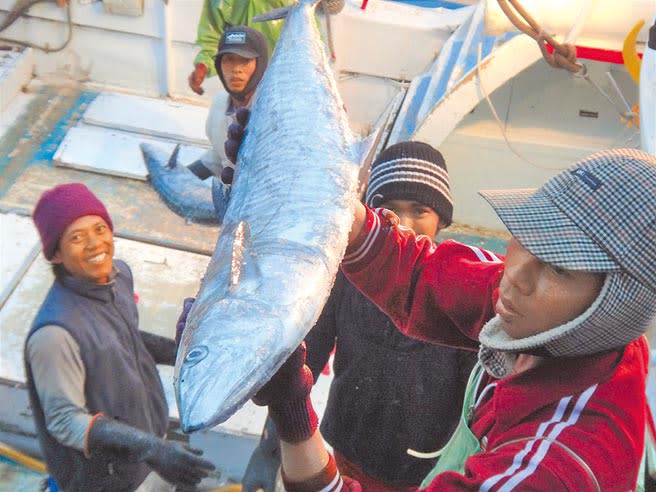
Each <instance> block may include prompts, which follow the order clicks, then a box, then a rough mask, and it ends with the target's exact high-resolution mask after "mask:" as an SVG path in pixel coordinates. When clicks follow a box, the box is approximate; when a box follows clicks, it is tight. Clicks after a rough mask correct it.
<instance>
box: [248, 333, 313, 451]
mask: <svg viewBox="0 0 656 492" xmlns="http://www.w3.org/2000/svg"><path fill="white" fill-rule="evenodd" d="M305 353H306V348H305V342H301V344H300V345H299V346H298V347H297V348H296V350H294V352H292V354H291V355H290V356H289V358H288V359H287V360H286V361H285V363H284V364H283V365H282V366H280V369H278V372H276V373H275V374H274V375H273V377H272V378H271V379H270V380H269V382H268V383H266V384H265V385H264V386H263V387H262V388H261V389H260V391H258V392H257V393H256V394H255V396H254V397H253V403H255V404H256V405H260V406H264V405H268V407H269V416H270V417H271V419H272V420H273V422H274V424H276V431H277V432H278V435H279V436H280V439H282V440H283V441H285V442H290V443H297V442H301V441H305V440H307V439H309V438H310V437H312V435H313V434H314V432H315V431H316V429H317V424H318V422H319V419H318V417H317V414H316V412H315V411H314V407H313V406H312V400H311V399H310V392H311V391H312V385H313V384H314V377H312V371H311V370H310V368H309V367H308V366H306V365H305Z"/></svg>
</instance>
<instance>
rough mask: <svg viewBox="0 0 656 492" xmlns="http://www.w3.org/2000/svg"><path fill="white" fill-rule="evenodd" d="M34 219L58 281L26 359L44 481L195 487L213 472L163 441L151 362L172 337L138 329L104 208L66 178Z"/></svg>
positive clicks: (90, 488) (171, 354) (71, 485)
mask: <svg viewBox="0 0 656 492" xmlns="http://www.w3.org/2000/svg"><path fill="white" fill-rule="evenodd" d="M33 219H34V223H35V225H36V228H37V229H38V231H39V235H40V237H41V243H42V245H43V254H44V256H45V257H46V259H47V260H48V261H49V262H50V263H52V265H53V271H54V274H55V280H54V282H53V284H52V287H51V288H50V291H49V292H48V294H47V296H46V299H45V300H44V302H43V304H42V305H41V308H40V309H39V312H38V314H37V316H36V318H35V320H34V322H33V324H32V328H31V330H30V332H29V334H28V336H27V339H26V341H25V353H24V357H25V370H26V374H27V385H28V390H29V395H30V401H31V405H32V410H33V412H34V419H35V423H36V427H37V431H38V435H39V441H40V444H41V448H42V450H43V453H44V455H45V458H46V463H47V466H48V471H49V473H50V474H51V476H52V478H53V479H54V481H55V482H56V484H57V486H58V487H59V489H60V490H64V491H65V492H100V491H109V490H111V491H115V492H134V491H138V492H147V491H148V492H165V491H173V490H175V489H176V487H177V486H179V485H180V486H185V487H193V486H195V485H196V484H197V483H199V482H200V480H201V479H202V478H204V477H205V476H206V475H207V473H208V471H209V470H211V469H213V465H212V464H211V463H209V462H208V461H205V460H203V459H202V458H200V457H199V456H198V454H200V452H198V451H196V450H191V449H190V448H185V447H183V446H182V445H180V444H179V443H172V442H168V441H166V440H165V439H164V438H163V437H164V436H165V434H166V431H167V426H168V409H167V405H166V399H165V397H164V391H163V389H162V383H161V381H160V379H159V375H158V372H157V367H156V364H157V363H163V364H173V363H174V362H175V342H174V341H173V340H168V339H166V338H163V337H158V336H156V335H152V334H148V333H145V332H140V331H139V329H138V322H139V320H138V312H137V307H136V304H135V301H134V293H133V280H132V274H131V272H130V268H129V267H128V265H127V264H125V263H124V262H122V261H120V260H115V259H114V235H113V230H114V225H113V223H112V219H111V217H110V216H109V213H108V212H107V209H106V208H105V206H104V205H103V203H102V202H101V201H100V200H98V198H97V197H96V196H95V195H94V194H93V193H92V192H91V191H90V190H89V189H88V188H87V187H86V186H85V185H83V184H81V183H70V184H64V185H60V186H56V187H54V188H52V189H50V190H47V191H46V192H44V193H43V195H41V198H40V199H39V201H38V203H37V204H36V207H35V209H34V213H33ZM186 490H188V489H186Z"/></svg>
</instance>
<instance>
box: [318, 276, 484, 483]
mask: <svg viewBox="0 0 656 492" xmlns="http://www.w3.org/2000/svg"><path fill="white" fill-rule="evenodd" d="M305 340H306V343H307V350H308V362H307V363H308V366H309V367H310V368H311V369H312V372H313V374H314V376H315V380H316V378H317V377H318V376H319V375H320V373H321V370H322V369H323V368H324V366H325V364H326V362H327V361H328V358H329V356H330V352H331V350H332V348H333V346H334V345H336V351H335V360H334V366H333V368H334V372H335V374H334V380H333V382H332V385H331V387H330V394H329V398H328V404H327V407H326V412H325V414H324V417H323V419H322V423H321V432H322V434H323V436H324V438H325V439H326V441H327V442H328V443H330V445H331V446H333V448H334V449H335V450H336V451H338V452H339V453H340V454H342V455H343V456H344V457H345V458H346V459H347V460H349V461H350V462H351V463H353V464H354V465H356V466H358V467H359V468H360V469H362V470H363V471H364V472H365V473H367V474H368V475H369V476H371V477H373V478H376V479H378V480H382V481H385V482H387V483H388V484H390V485H398V486H409V485H418V484H419V483H420V482H421V481H422V480H423V479H424V477H425V476H426V475H427V474H428V473H429V472H430V470H431V469H432V467H433V465H434V464H435V460H434V459H432V460H426V459H419V458H414V457H412V456H410V455H408V454H407V452H406V450H407V449H408V448H410V449H414V450H416V451H421V452H431V451H435V450H437V449H440V448H441V447H442V446H443V445H445V444H446V442H447V441H448V439H449V437H450V436H451V433H452V432H453V431H454V430H455V427H456V425H457V420H458V417H459V415H460V410H461V407H462V399H463V395H464V390H465V386H466V384H467V379H468V377H469V374H470V372H471V369H472V367H473V366H474V363H475V362H476V353H475V352H467V351H464V350H458V349H452V348H448V347H441V346H437V345H430V344H427V343H424V342H421V341H418V340H414V339H411V338H408V337H406V336H405V335H403V334H402V333H400V332H399V331H398V330H397V329H396V328H395V327H394V325H393V324H392V322H391V321H390V320H389V318H388V317H387V316H386V315H385V314H384V313H383V312H381V311H380V310H379V309H378V308H377V307H376V306H375V305H374V304H373V303H372V302H371V301H369V300H368V299H367V298H366V297H364V295H363V294H361V293H360V292H359V291H358V290H357V289H356V288H355V287H354V286H353V285H352V284H351V283H350V282H348V280H346V278H345V277H344V275H343V274H342V273H341V272H340V274H338V276H337V279H336V281H335V286H334V287H333V290H332V292H331V295H330V298H329V300H328V302H327V304H326V306H325V308H324V310H323V312H322V314H321V316H320V317H319V320H318V321H317V324H316V326H315V327H314V328H313V329H312V330H311V331H310V333H309V334H308V336H307V337H306V339H305Z"/></svg>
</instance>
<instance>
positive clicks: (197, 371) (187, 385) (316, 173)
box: [174, 0, 360, 432]
mask: <svg viewBox="0 0 656 492" xmlns="http://www.w3.org/2000/svg"><path fill="white" fill-rule="evenodd" d="M315 3H316V1H315V0H300V2H299V3H297V4H296V5H294V6H293V7H292V8H291V10H290V11H289V13H288V15H287V20H286V22H285V27H284V30H283V32H282V34H281V36H280V39H279V41H278V44H277V47H276V49H275V53H274V55H273V58H272V59H271V63H270V64H269V67H268V68H267V71H266V73H265V75H264V78H263V79H262V81H261V83H260V85H259V87H258V91H257V96H256V100H255V101H254V106H253V112H252V115H251V119H250V122H249V124H248V128H247V133H246V137H245V139H244V142H243V144H242V147H241V150H240V153H239V161H238V165H237V173H236V175H235V181H234V185H233V187H232V191H231V197H230V201H229V204H228V209H227V211H226V214H225V217H224V219H223V229H222V231H221V235H220V237H219V240H218V243H217V245H216V249H215V251H214V254H213V256H212V259H211V261H210V264H209V266H208V270H207V273H206V275H205V277H204V279H203V281H202V284H201V288H200V291H199V293H198V296H197V299H196V302H195V303H194V305H193V308H192V310H191V311H190V313H189V317H188V320H187V327H186V329H185V332H184V335H183V337H182V341H181V344H180V348H179V351H178V358H177V362H176V369H175V379H174V383H175V387H176V395H177V401H178V407H179V410H180V420H181V424H182V428H183V430H184V431H186V432H189V431H193V430H197V429H202V428H206V427H209V426H212V425H215V424H218V423H221V422H223V421H224V420H226V419H227V418H228V417H230V416H231V415H232V414H233V413H234V412H235V411H236V410H237V409H238V408H239V407H240V406H241V405H242V404H243V403H244V402H245V401H247V400H248V399H249V398H251V397H252V396H253V394H254V393H255V392H256V391H257V390H258V389H259V388H260V387H261V386H262V385H263V384H264V383H266V381H268V379H269V378H270V377H271V376H272V375H273V374H274V373H275V371H276V370H277V369H278V367H279V366H280V365H281V364H282V363H283V362H284V361H285V359H286V358H287V357H288V356H289V354H290V353H291V352H292V351H293V350H294V349H295V348H296V347H297V346H298V344H299V343H300V342H301V340H302V339H303V338H304V337H305V335H306V333H307V332H308V331H309V330H310V328H312V326H313V325H314V323H315V321H316V319H317V317H318V315H319V313H320V311H321V309H322V307H323V305H324V303H325V301H326V298H327V296H328V294H329V293H330V289H331V286H332V283H333V281H334V278H335V275H336V273H337V269H338V267H339V263H340V261H341V259H342V256H343V254H344V250H345V248H346V243H347V237H348V233H349V230H350V227H351V223H352V219H353V209H354V204H355V202H356V200H358V191H357V188H358V169H359V161H360V155H359V151H357V150H356V149H357V148H358V145H357V143H356V142H355V139H354V137H353V135H352V134H351V131H350V129H349V125H348V121H347V117H346V114H345V112H344V109H343V103H342V100H341V98H340V96H339V93H338V91H337V86H336V83H335V80H334V78H333V74H332V72H331V69H330V67H329V65H328V62H327V58H326V55H325V53H324V48H323V45H322V42H321V40H320V36H319V32H318V29H317V26H316V21H315V17H314V10H315Z"/></svg>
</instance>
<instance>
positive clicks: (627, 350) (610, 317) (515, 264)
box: [254, 149, 656, 492]
mask: <svg viewBox="0 0 656 492" xmlns="http://www.w3.org/2000/svg"><path fill="white" fill-rule="evenodd" d="M481 194H482V196H483V197H484V198H485V199H486V200H487V201H488V202H489V203H490V204H491V205H492V207H493V208H494V209H495V211H496V212H497V214H498V215H499V217H500V218H501V220H502V221H503V222H504V223H505V225H506V226H507V227H508V229H509V231H510V232H511V234H512V236H513V237H512V239H511V240H510V242H509V244H508V249H507V253H506V257H505V259H504V260H501V259H499V258H496V257H494V256H493V255H491V254H489V253H488V252H485V251H481V250H474V249H473V248H471V247H469V246H466V245H464V244H460V243H457V242H455V241H445V242H443V243H441V244H440V245H439V246H437V247H435V246H434V245H433V244H432V242H431V241H429V240H428V239H427V238H424V237H422V236H416V235H414V234H413V233H412V231H409V230H407V229H405V228H401V227H398V224H399V221H398V218H397V217H396V216H395V215H394V214H393V213H391V212H389V211H384V210H383V211H381V210H372V209H369V208H365V207H357V209H356V219H355V222H354V226H353V229H352V231H351V237H350V243H349V247H348V250H347V254H346V256H345V259H344V262H343V265H342V269H343V271H344V273H345V274H346V277H347V278H348V279H349V280H350V281H351V282H352V283H353V284H355V285H356V286H357V287H358V288H359V289H361V290H362V291H363V292H364V293H365V294H366V295H367V296H368V297H369V298H370V299H372V300H373V301H374V302H375V303H376V304H377V305H378V306H380V307H381V308H382V309H383V310H384V311H385V312H386V313H387V314H388V315H389V316H390V317H391V318H392V320H393V321H394V322H395V324H396V326H397V327H398V328H399V329H400V330H401V331H402V332H403V333H405V334H407V335H409V336H412V337H416V338H419V339H422V340H426V341H429V342H431V343H439V344H447V345H450V346H457V347H465V348H470V349H472V350H478V352H479V364H478V365H477V367H476V368H475V369H474V370H473V371H472V374H471V377H470V380H469V384H468V387H467V390H466V392H465V397H464V404H463V412H462V417H461V420H460V423H459V426H458V428H457V429H456V431H455V432H454V434H453V435H452V437H451V439H450V441H449V443H448V444H447V445H446V446H445V447H444V449H443V450H442V452H441V457H440V459H439V461H438V462H437V465H436V466H435V468H434V469H433V470H432V471H431V473H429V474H428V476H427V477H426V479H425V480H424V482H423V483H422V487H421V489H420V490H422V491H428V492H438V491H439V492H443V491H450V492H456V491H458V492H465V491H474V490H484V491H490V492H492V491H507V492H512V491H525V490H531V491H536V492H538V491H543V492H566V491H569V492H571V491H577V492H579V491H590V492H592V491H604V492H627V491H635V490H640V485H639V484H640V482H642V477H639V470H640V465H641V459H642V457H643V455H644V449H645V427H646V426H647V425H648V421H649V420H650V419H649V418H648V409H647V402H646V396H645V379H646V374H647V368H648V361H649V349H648V346H647V342H646V339H645V337H644V336H643V333H644V332H645V330H646V329H647V327H648V326H649V324H650V322H651V321H652V319H653V318H654V316H655V315H656V199H655V197H656V158H654V156H651V155H649V154H646V153H644V152H640V151H637V150H633V149H618V150H611V151H605V152H601V153H597V154H594V155H592V156H590V157H588V158H586V159H583V160H581V161H579V162H577V163H575V164H574V165H573V166H572V167H571V168H569V169H567V170H565V171H563V172H561V173H560V174H558V175H557V176H555V177H554V178H552V179H551V180H550V181H548V182H547V183H546V184H545V185H543V186H542V187H541V188H539V189H538V190H501V191H486V192H481ZM362 356H363V357H367V356H368V354H362ZM304 360H305V353H304V346H301V347H299V349H298V350H297V351H296V352H295V353H294V354H293V355H292V356H291V357H290V359H289V361H288V362H287V363H286V364H284V365H283V366H282V368H281V370H280V371H279V373H278V374H276V375H275V376H274V377H273V378H272V380H271V381H270V382H269V383H268V384H267V385H265V387H264V388H263V389H262V390H261V391H260V393H258V395H256V398H254V400H255V401H256V402H257V403H259V404H266V405H268V406H269V414H270V415H271V416H272V418H273V420H274V422H275V423H276V427H277V429H278V432H279V433H280V434H281V435H283V436H288V437H287V438H285V437H283V441H282V444H281V449H282V457H283V458H282V467H283V479H284V481H285V485H286V489H287V490H288V491H289V492H297V491H304V492H314V491H317V492H318V491H320V490H321V491H326V492H328V491H337V490H340V489H341V488H342V487H347V488H348V489H350V490H351V491H356V490H360V486H359V484H358V483H357V481H353V480H349V479H348V478H347V477H342V478H343V479H344V480H342V479H341V478H340V474H339V471H338V469H337V467H336V466H335V461H334V459H333V458H332V456H331V455H330V454H329V453H328V452H327V451H326V449H325V447H324V444H323V441H322V439H321V435H320V433H319V432H318V431H317V430H316V417H313V416H314V415H315V414H314V411H313V410H312V403H311V401H310V399H309V392H310V388H311V374H309V370H307V367H306V366H304V365H303V363H304ZM435 377H436V378H439V377H440V375H439V374H436V375H435ZM343 405H344V407H345V408H349V402H344V403H343ZM358 410H359V409H358V408H357V407H356V408H352V411H353V412H354V413H355V414H357V412H358ZM424 411H426V412H431V411H432V409H431V408H426V409H424Z"/></svg>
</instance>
